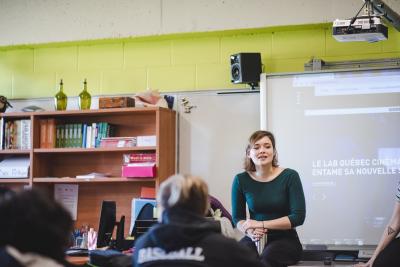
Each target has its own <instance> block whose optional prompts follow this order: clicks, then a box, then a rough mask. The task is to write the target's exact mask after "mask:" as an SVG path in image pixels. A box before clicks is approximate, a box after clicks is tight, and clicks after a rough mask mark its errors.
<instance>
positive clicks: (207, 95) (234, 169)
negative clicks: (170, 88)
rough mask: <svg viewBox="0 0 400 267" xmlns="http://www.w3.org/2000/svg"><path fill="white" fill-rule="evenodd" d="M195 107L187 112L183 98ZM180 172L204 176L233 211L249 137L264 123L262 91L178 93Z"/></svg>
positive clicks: (212, 188) (216, 195) (212, 192)
mask: <svg viewBox="0 0 400 267" xmlns="http://www.w3.org/2000/svg"><path fill="white" fill-rule="evenodd" d="M183 98H185V99H187V100H188V101H189V105H192V106H195V108H192V109H191V110H190V113H185V109H184V107H183V106H182V105H181V104H180V103H182V99H183ZM177 103H178V105H177V106H178V107H177V110H178V139H179V140H178V142H177V143H178V171H179V172H180V173H186V174H193V175H198V176H201V177H202V178H203V179H204V180H205V181H206V182H207V183H208V186H209V190H210V193H211V195H213V196H215V197H216V198H217V199H219V200H220V201H221V202H222V204H223V205H224V206H225V208H227V209H228V210H229V211H231V186H232V181H233V178H234V176H235V175H236V174H237V173H239V172H242V171H243V160H244V157H245V148H246V144H247V139H248V138H249V136H250V135H251V133H252V132H254V131H255V130H258V129H259V125H260V107H259V105H260V100H259V93H258V92H257V91H256V92H251V91H250V93H249V90H247V91H244V92H243V93H238V92H233V93H227V91H220V92H219V91H212V92H204V93H188V94H182V95H178V97H177Z"/></svg>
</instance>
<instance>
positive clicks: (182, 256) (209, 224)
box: [133, 209, 264, 267]
mask: <svg viewBox="0 0 400 267" xmlns="http://www.w3.org/2000/svg"><path fill="white" fill-rule="evenodd" d="M133 266H136V267H156V266H160V267H161V266H163V267H167V266H174V267H176V266H199V267H200V266H202V267H205V266H207V267H222V266H230V267H236V266H237V267H244V266H246V267H252V266H254V267H262V266H264V265H263V264H262V263H261V261H260V260H259V259H258V257H257V255H256V254H255V253H254V252H253V251H251V250H250V249H249V248H247V247H244V246H242V245H241V244H239V243H238V242H237V241H236V240H234V239H230V238H227V237H224V236H223V235H222V234H221V233H220V226H219V225H218V222H214V221H209V220H208V219H206V218H204V217H201V216H198V215H196V214H193V213H190V212H187V211H182V210H178V209H171V210H167V211H164V213H163V217H162V223H160V224H156V225H155V226H153V227H152V228H151V229H150V230H149V231H148V232H147V233H146V234H144V235H143V236H141V237H140V238H139V239H138V240H137V241H136V243H135V251H134V256H133Z"/></svg>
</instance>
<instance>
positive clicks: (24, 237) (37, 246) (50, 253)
mask: <svg viewBox="0 0 400 267" xmlns="http://www.w3.org/2000/svg"><path fill="white" fill-rule="evenodd" d="M5 196H6V197H2V198H0V218H1V219H0V246H5V245H10V246H13V247H15V248H16V249H18V250H19V251H21V252H23V253H24V252H33V253H37V254H40V255H43V256H47V257H49V258H52V259H55V260H57V261H60V262H61V261H63V260H64V257H65V249H66V248H67V247H68V245H69V237H70V233H71V231H72V227H73V221H72V218H71V215H70V214H69V212H68V211H67V210H65V208H64V207H63V206H61V204H59V203H57V202H55V201H54V200H53V199H51V198H49V197H48V196H47V195H46V194H44V192H41V191H38V190H35V189H32V190H23V191H20V192H17V193H13V194H9V193H7V195H5Z"/></svg>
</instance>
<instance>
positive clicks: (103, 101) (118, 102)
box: [99, 96, 135, 108]
mask: <svg viewBox="0 0 400 267" xmlns="http://www.w3.org/2000/svg"><path fill="white" fill-rule="evenodd" d="M134 106H135V99H133V98H131V97H125V96H124V97H100V98H99V108H128V107H134Z"/></svg>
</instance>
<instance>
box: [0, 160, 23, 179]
mask: <svg viewBox="0 0 400 267" xmlns="http://www.w3.org/2000/svg"><path fill="white" fill-rule="evenodd" d="M29 165H30V159H29V157H11V158H6V159H4V160H3V161H1V162H0V178H28V177H29Z"/></svg>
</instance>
